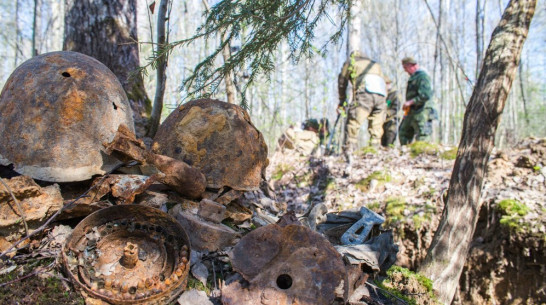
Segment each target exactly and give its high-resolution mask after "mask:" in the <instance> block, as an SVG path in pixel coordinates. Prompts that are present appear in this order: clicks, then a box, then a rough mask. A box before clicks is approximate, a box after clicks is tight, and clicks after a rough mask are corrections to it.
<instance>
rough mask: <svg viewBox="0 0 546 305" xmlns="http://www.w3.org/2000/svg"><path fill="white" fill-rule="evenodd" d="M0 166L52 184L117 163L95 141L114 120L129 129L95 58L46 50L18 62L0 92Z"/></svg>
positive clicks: (110, 132)
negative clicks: (19, 63)
mask: <svg viewBox="0 0 546 305" xmlns="http://www.w3.org/2000/svg"><path fill="white" fill-rule="evenodd" d="M0 114H1V115H0V135H2V136H1V137H0V164H2V165H9V164H13V165H14V169H15V171H17V172H18V173H20V174H24V175H28V176H31V177H33V178H35V179H40V180H45V181H52V182H69V181H81V180H86V179H89V178H91V176H93V175H95V174H103V173H105V172H107V171H108V170H110V169H112V168H113V167H114V166H115V165H116V164H117V163H118V161H117V160H116V159H114V158H112V157H109V156H107V155H106V154H104V153H103V147H102V143H103V142H109V141H111V140H112V139H113V138H114V135H115V133H116V131H117V129H118V126H119V125H121V124H125V125H127V126H128V127H129V129H131V130H133V129H134V126H133V119H132V112H131V108H130V107H129V102H128V100H127V96H126V95H125V92H124V90H123V88H122V87H121V84H120V83H119V81H118V79H117V78H116V76H115V75H114V74H113V73H112V72H111V71H110V70H109V69H108V68H107V67H106V66H105V65H103V64H102V63H100V62H99V61H98V60H96V59H94V58H92V57H89V56H87V55H84V54H80V53H76V52H52V53H47V54H43V55H40V56H36V57H34V58H32V59H29V60H27V61H26V62H24V63H23V64H21V65H20V66H19V67H17V69H15V71H13V73H12V74H11V76H10V77H9V79H8V80H7V82H6V84H5V85H4V89H3V90H2V93H1V95H0Z"/></svg>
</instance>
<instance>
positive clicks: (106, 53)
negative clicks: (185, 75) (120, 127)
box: [63, 0, 152, 135]
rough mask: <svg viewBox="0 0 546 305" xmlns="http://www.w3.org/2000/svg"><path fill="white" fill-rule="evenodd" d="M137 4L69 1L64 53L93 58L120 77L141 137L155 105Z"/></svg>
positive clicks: (122, 0) (126, 0) (129, 1)
mask: <svg viewBox="0 0 546 305" xmlns="http://www.w3.org/2000/svg"><path fill="white" fill-rule="evenodd" d="M136 7H137V4H136V1H134V0H118V1H94V0H65V9H66V15H65V29H64V44H63V49H64V50H69V51H76V52H80V53H83V54H86V55H89V56H92V57H94V58H96V59H97V60H99V61H100V62H102V63H103V64H105V65H106V66H107V67H108V68H110V70H112V72H114V74H115V75H116V76H117V77H118V79H119V81H120V82H121V85H122V86H123V89H125V92H126V93H127V97H128V98H129V101H130V103H131V107H132V109H133V115H134V119H135V130H136V132H137V135H144V134H145V133H146V130H145V129H146V125H147V122H146V119H144V118H145V117H147V116H148V115H149V113H150V111H151V108H152V104H151V101H150V99H149V98H148V95H147V94H146V91H145V88H144V81H143V79H142V76H141V75H139V74H137V73H134V74H133V72H135V71H136V69H137V68H138V67H139V66H140V60H139V55H138V36H137V12H136Z"/></svg>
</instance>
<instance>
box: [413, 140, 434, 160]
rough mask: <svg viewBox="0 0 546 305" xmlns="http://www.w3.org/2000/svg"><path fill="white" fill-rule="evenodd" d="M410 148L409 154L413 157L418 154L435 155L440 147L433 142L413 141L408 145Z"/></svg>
mask: <svg viewBox="0 0 546 305" xmlns="http://www.w3.org/2000/svg"><path fill="white" fill-rule="evenodd" d="M408 147H409V149H410V155H411V156H412V157H413V158H415V157H417V156H419V155H422V154H426V155H437V154H438V152H439V151H440V147H439V146H438V145H437V144H434V143H428V142H424V141H417V142H413V143H411V144H410V145H408Z"/></svg>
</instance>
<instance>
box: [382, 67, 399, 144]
mask: <svg viewBox="0 0 546 305" xmlns="http://www.w3.org/2000/svg"><path fill="white" fill-rule="evenodd" d="M385 83H386V84H387V90H388V94H387V117H386V119H385V123H383V136H382V137H381V145H383V146H385V147H387V146H389V145H393V144H394V140H396V134H397V133H398V122H399V117H398V111H399V109H400V98H399V97H398V91H397V90H396V87H395V86H394V84H393V83H392V81H391V80H390V79H389V78H388V77H385Z"/></svg>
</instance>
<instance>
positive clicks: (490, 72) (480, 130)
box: [419, 0, 536, 304]
mask: <svg viewBox="0 0 546 305" xmlns="http://www.w3.org/2000/svg"><path fill="white" fill-rule="evenodd" d="M535 6H536V0H511V1H510V3H509V4H508V6H507V8H506V10H505V11H504V14H503V16H502V19H501V21H500V23H499V25H498V26H497V28H496V29H495V31H494V32H493V35H492V38H491V42H490V43H489V47H488V49H487V53H486V55H485V59H484V64H483V67H482V70H481V72H480V76H479V78H478V82H477V84H476V87H475V88H474V92H473V94H472V97H471V98H470V102H469V104H468V106H467V107H466V112H465V118H464V124H463V134H462V137H461V142H460V144H459V150H458V153H457V159H456V160H455V165H454V167H453V173H452V176H451V180H450V184H449V191H448V198H447V201H446V204H445V207H444V211H443V213H442V219H441V221H440V225H439V227H438V229H437V231H436V233H435V235H434V239H433V241H432V244H431V246H430V248H429V250H428V253H427V257H426V258H425V261H424V263H423V265H422V266H421V267H420V268H419V271H420V272H422V273H423V274H425V275H426V276H428V277H429V278H430V279H431V280H432V281H433V283H434V288H435V289H436V291H437V292H438V293H439V297H440V300H441V301H442V302H443V303H446V304H450V303H451V301H452V299H453V296H454V294H455V291H456V289H457V286H458V282H459V277H460V275H461V272H462V270H463V266H464V263H465V260H466V256H467V254H468V251H469V249H470V242H471V240H472V236H473V234H474V230H475V228H476V222H477V220H478V212H479V210H480V207H481V202H480V196H481V190H482V186H483V180H484V177H485V173H486V166H487V160H488V159H489V155H490V153H491V150H492V149H493V146H494V141H495V133H496V131H497V127H498V125H499V121H500V117H501V114H502V112H503V109H504V105H505V102H506V98H507V96H508V93H509V92H510V88H511V86H512V82H513V80H514V77H515V74H516V69H517V66H518V63H519V60H520V54H521V49H522V48H523V43H524V41H525V39H526V38H527V33H528V31H529V25H530V23H531V19H532V17H533V14H534V11H535Z"/></svg>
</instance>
